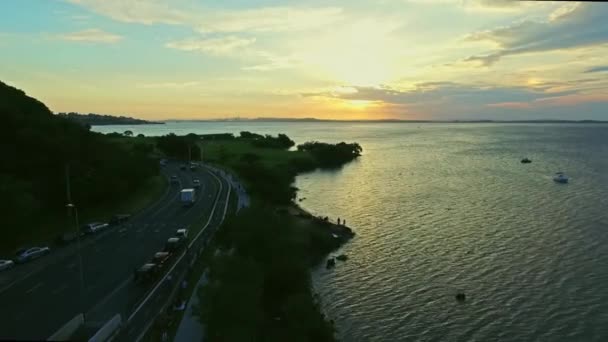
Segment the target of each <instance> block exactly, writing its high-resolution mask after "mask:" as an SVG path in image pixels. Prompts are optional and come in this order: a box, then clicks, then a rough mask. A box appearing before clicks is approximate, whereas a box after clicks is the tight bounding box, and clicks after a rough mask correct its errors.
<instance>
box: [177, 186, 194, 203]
mask: <svg viewBox="0 0 608 342" xmlns="http://www.w3.org/2000/svg"><path fill="white" fill-rule="evenodd" d="M179 198H180V201H181V202H182V204H183V205H184V206H191V205H193V204H194V202H196V190H194V189H182V191H181V193H180V197H179Z"/></svg>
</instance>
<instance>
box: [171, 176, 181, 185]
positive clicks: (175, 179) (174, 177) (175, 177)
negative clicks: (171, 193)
mask: <svg viewBox="0 0 608 342" xmlns="http://www.w3.org/2000/svg"><path fill="white" fill-rule="evenodd" d="M171 183H173V184H176V183H179V179H177V176H176V175H171Z"/></svg>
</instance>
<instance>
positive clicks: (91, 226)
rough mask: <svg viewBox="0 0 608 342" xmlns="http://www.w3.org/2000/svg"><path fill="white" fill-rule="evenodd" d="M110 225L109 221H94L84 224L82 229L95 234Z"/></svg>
mask: <svg viewBox="0 0 608 342" xmlns="http://www.w3.org/2000/svg"><path fill="white" fill-rule="evenodd" d="M108 226H109V224H107V223H103V222H92V223H87V224H85V225H84V226H82V231H83V232H85V233H87V234H95V233H97V232H98V231H100V230H102V229H104V228H107V227H108Z"/></svg>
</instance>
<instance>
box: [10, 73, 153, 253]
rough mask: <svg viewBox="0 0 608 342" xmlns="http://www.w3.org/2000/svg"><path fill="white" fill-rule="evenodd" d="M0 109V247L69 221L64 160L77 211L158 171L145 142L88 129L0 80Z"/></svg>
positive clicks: (111, 197) (138, 185)
mask: <svg viewBox="0 0 608 342" xmlns="http://www.w3.org/2000/svg"><path fill="white" fill-rule="evenodd" d="M0 115H1V117H2V125H0V133H1V134H0V142H1V143H0V155H2V158H3V161H2V163H0V198H1V199H2V202H3V203H2V205H0V217H2V223H3V224H2V226H3V231H2V239H0V248H1V249H5V250H6V249H8V248H13V247H16V246H18V245H20V244H29V243H31V241H30V240H31V239H32V237H36V236H38V235H39V234H42V233H43V232H47V233H48V230H49V229H50V228H49V227H48V226H49V222H50V221H53V220H54V221H58V220H59V221H60V222H63V221H61V220H64V219H65V221H66V222H67V218H65V217H66V209H65V205H66V182H65V170H66V166H67V165H69V167H70V175H71V186H72V197H73V202H74V203H75V204H76V205H77V206H78V208H79V212H86V211H87V210H89V209H92V208H96V207H99V206H103V205H105V204H107V203H111V202H112V201H115V200H116V199H117V198H120V197H123V196H125V195H128V194H131V193H133V192H135V191H137V190H139V189H140V188H141V187H142V186H143V185H144V184H145V183H146V182H147V181H148V180H149V179H150V178H151V177H154V176H156V175H157V174H158V164H157V162H156V161H155V160H154V159H153V158H151V157H150V154H151V152H152V150H153V146H152V145H151V144H148V143H141V144H124V143H122V142H120V140H119V139H113V138H111V137H107V136H104V135H102V134H99V133H94V132H90V131H89V130H88V129H87V128H86V127H84V126H83V125H81V124H78V123H76V122H74V121H72V120H68V119H66V118H64V117H61V116H57V115H53V113H52V112H51V111H50V110H49V109H48V108H47V107H46V106H45V105H44V104H43V103H42V102H40V101H38V100H36V99H34V98H31V97H29V96H27V95H26V94H25V93H24V92H23V91H21V90H19V89H16V88H13V87H11V86H9V85H6V84H4V83H2V82H0ZM66 225H67V223H66Z"/></svg>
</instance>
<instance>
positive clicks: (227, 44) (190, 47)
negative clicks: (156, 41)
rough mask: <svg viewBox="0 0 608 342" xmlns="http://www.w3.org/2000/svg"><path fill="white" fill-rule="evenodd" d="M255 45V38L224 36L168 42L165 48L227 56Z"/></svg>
mask: <svg viewBox="0 0 608 342" xmlns="http://www.w3.org/2000/svg"><path fill="white" fill-rule="evenodd" d="M254 43H255V38H239V37H236V36H226V37H220V38H204V39H200V38H190V39H184V40H179V41H174V42H169V43H167V44H166V45H165V46H166V47H168V48H171V49H177V50H182V51H199V52H202V53H208V54H212V55H229V54H232V53H234V52H237V51H241V50H242V49H243V48H245V47H247V46H250V45H252V44H254Z"/></svg>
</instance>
